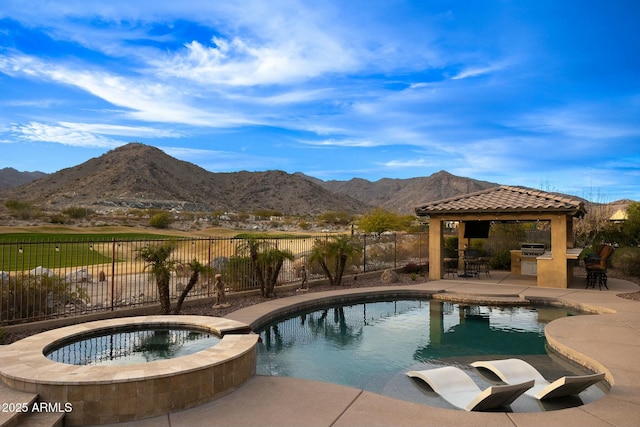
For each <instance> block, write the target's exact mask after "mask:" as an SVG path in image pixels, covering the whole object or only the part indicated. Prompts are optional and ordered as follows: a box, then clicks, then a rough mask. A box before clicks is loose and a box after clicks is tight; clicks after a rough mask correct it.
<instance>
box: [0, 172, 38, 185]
mask: <svg viewBox="0 0 640 427" xmlns="http://www.w3.org/2000/svg"><path fill="white" fill-rule="evenodd" d="M46 175H47V174H46V173H44V172H20V171H18V170H16V169H14V168H4V169H0V189H6V188H15V187H19V186H21V185H23V184H26V183H28V182H31V181H35V180H36V179H38V178H42V177H43V176H46Z"/></svg>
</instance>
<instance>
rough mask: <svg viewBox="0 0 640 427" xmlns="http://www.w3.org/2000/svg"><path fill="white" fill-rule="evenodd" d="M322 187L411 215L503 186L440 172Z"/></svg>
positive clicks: (359, 179)
mask: <svg viewBox="0 0 640 427" xmlns="http://www.w3.org/2000/svg"><path fill="white" fill-rule="evenodd" d="M320 185H322V186H323V187H324V188H326V189H327V190H329V191H331V192H333V193H336V194H348V195H349V196H351V197H354V198H356V199H358V200H360V201H361V202H364V203H367V204H369V205H373V206H379V207H381V208H384V209H386V210H388V211H392V212H399V213H403V214H411V213H413V209H414V208H415V207H417V206H420V205H422V204H425V203H427V202H430V201H434V200H440V199H446V198H449V197H454V196H457V195H460V194H467V193H473V192H475V191H481V190H486V189H488V188H491V187H496V186H498V185H499V184H496V183H492V182H487V181H478V180H475V179H471V178H464V177H459V176H455V175H452V174H450V173H449V172H446V171H440V172H437V173H434V174H433V175H430V176H428V177H420V178H408V179H391V178H383V179H381V180H379V181H375V182H371V181H367V180H364V179H361V178H353V179H351V180H349V181H326V182H320Z"/></svg>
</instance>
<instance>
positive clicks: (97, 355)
mask: <svg viewBox="0 0 640 427" xmlns="http://www.w3.org/2000/svg"><path fill="white" fill-rule="evenodd" d="M218 342H220V338H219V337H218V336H216V335H215V334H213V333H209V332H202V331H197V330H192V329H184V328H167V327H162V326H148V327H144V328H139V327H138V328H119V329H117V330H112V331H109V332H103V333H97V334H92V335H86V336H83V337H80V338H78V339H75V340H73V341H71V342H67V343H64V344H62V345H60V346H58V347H57V348H55V349H53V350H52V351H49V352H48V353H47V354H46V355H45V356H46V357H47V358H49V359H51V360H53V361H55V362H61V363H66V364H70V365H90V366H92V365H131V364H136V363H147V362H153V361H154V360H164V359H173V358H176V357H181V356H186V355H188V354H192V353H196V352H198V351H201V350H204V349H206V348H209V347H211V346H214V345H215V344H217V343H218Z"/></svg>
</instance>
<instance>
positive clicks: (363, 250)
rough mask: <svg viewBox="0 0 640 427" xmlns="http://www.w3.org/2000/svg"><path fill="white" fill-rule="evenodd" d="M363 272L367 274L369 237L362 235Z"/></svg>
mask: <svg viewBox="0 0 640 427" xmlns="http://www.w3.org/2000/svg"><path fill="white" fill-rule="evenodd" d="M362 239H363V241H362V242H363V243H362V272H363V273H366V272H367V235H366V234H363V235H362Z"/></svg>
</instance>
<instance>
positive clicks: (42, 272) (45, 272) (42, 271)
mask: <svg viewBox="0 0 640 427" xmlns="http://www.w3.org/2000/svg"><path fill="white" fill-rule="evenodd" d="M29 274H30V275H32V276H53V271H51V270H49V269H48V268H44V267H43V266H41V265H39V266H37V267H36V268H34V269H33V270H29Z"/></svg>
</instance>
